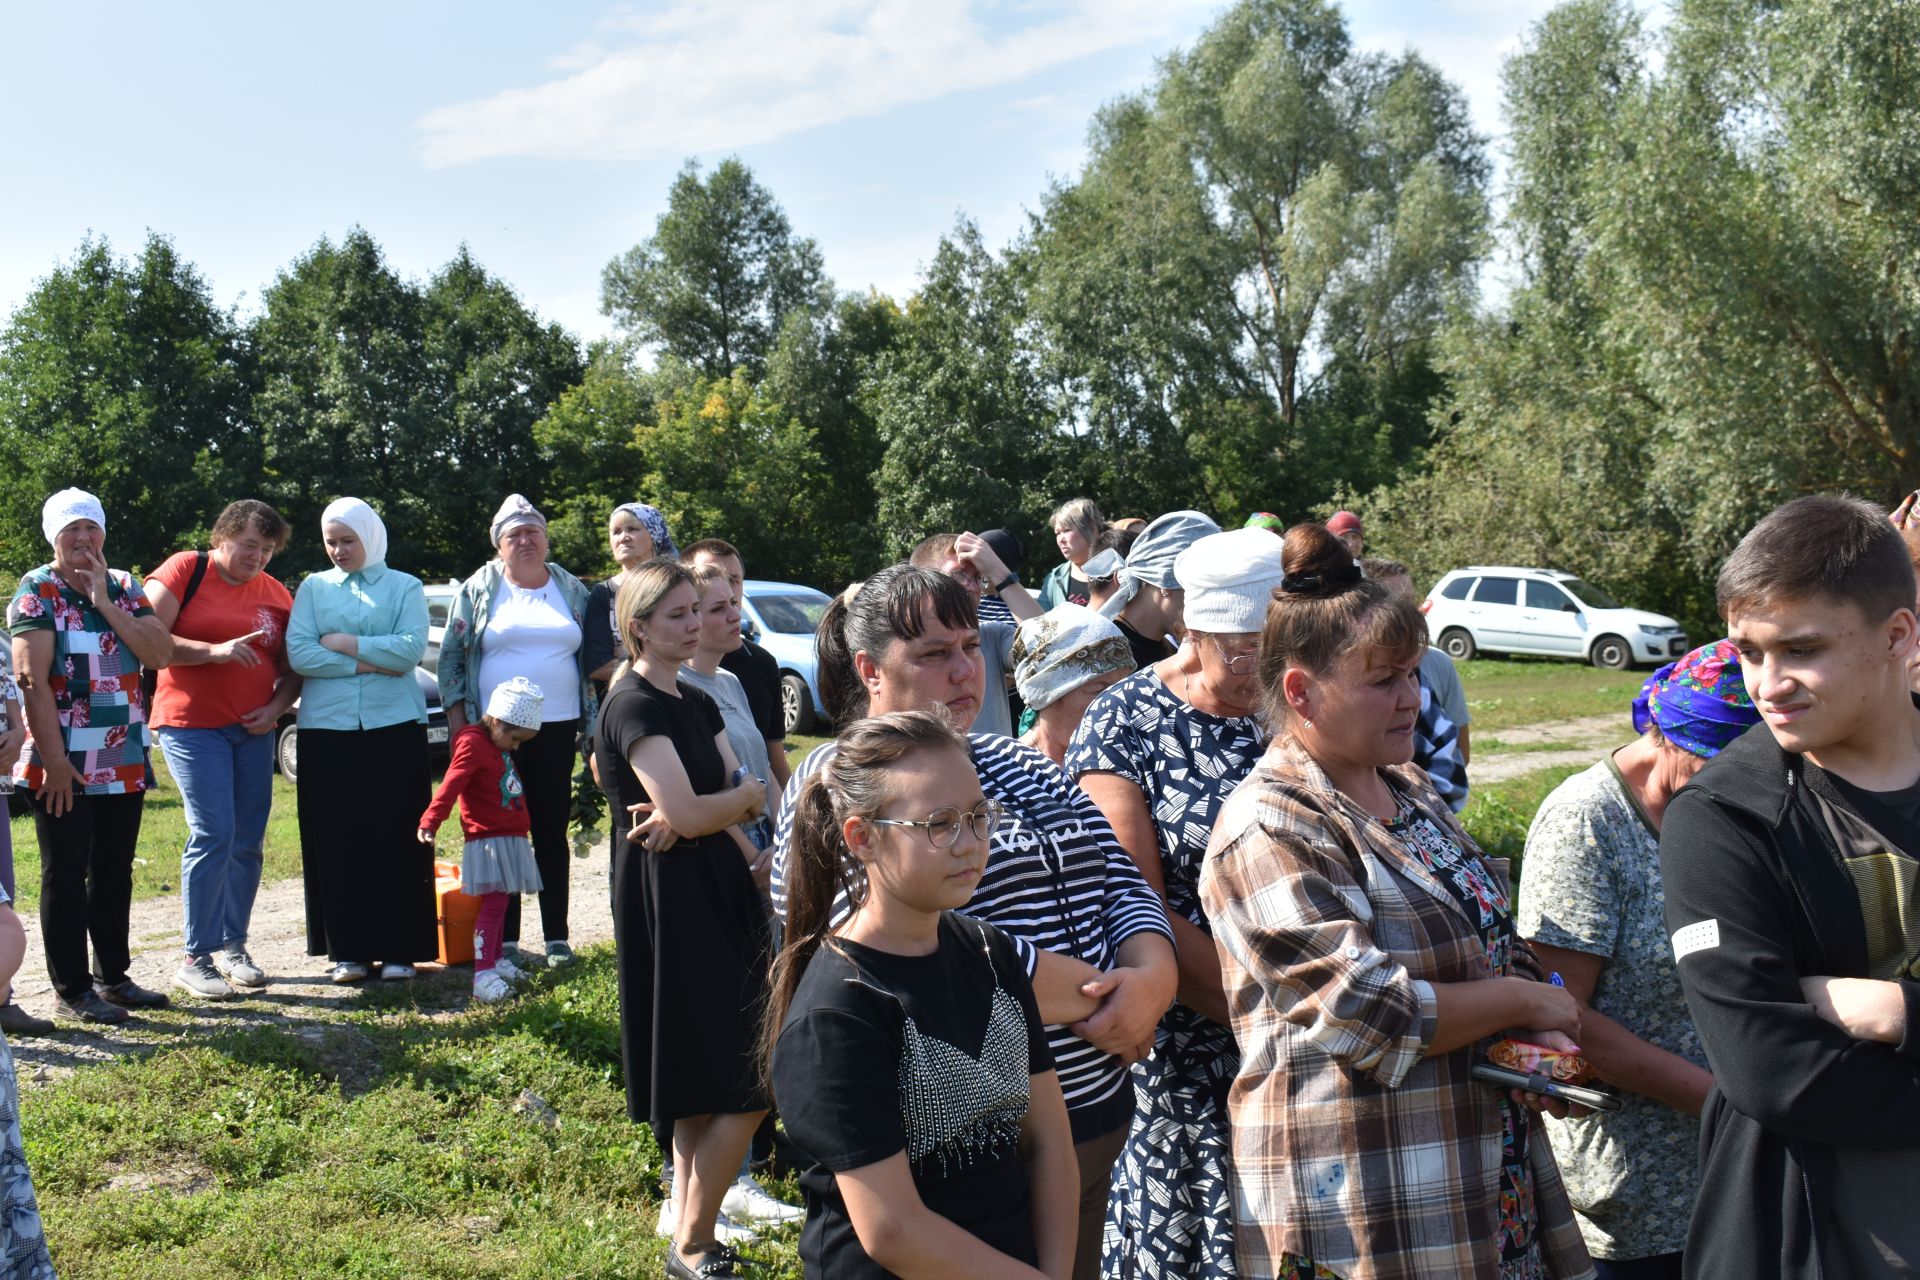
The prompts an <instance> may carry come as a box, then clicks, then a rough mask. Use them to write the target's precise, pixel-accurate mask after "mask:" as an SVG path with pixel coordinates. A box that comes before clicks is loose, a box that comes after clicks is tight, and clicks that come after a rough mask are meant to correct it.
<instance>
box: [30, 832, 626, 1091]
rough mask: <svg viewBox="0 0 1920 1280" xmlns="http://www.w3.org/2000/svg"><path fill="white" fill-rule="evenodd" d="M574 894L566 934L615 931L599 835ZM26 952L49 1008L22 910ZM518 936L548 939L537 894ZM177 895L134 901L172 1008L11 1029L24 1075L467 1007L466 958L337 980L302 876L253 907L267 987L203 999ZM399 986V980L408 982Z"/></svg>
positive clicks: (38, 1004) (40, 953)
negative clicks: (24, 1032) (189, 989)
mask: <svg viewBox="0 0 1920 1280" xmlns="http://www.w3.org/2000/svg"><path fill="white" fill-rule="evenodd" d="M572 867H573V879H572V895H571V899H570V901H569V903H568V909H567V914H568V926H569V931H570V932H571V934H572V936H571V937H570V938H569V939H568V941H569V942H570V943H571V944H572V945H573V946H574V947H575V948H576V949H578V948H580V947H583V946H589V945H591V944H593V943H596V942H607V941H611V940H612V938H613V909H612V902H611V900H610V895H609V892H608V886H607V846H606V844H605V843H604V842H602V843H601V844H600V845H599V846H597V847H596V848H595V849H594V850H593V851H592V852H591V853H589V854H588V855H587V856H586V857H584V858H575V859H573V860H572ZM21 920H22V921H23V922H24V923H25V924H26V927H27V955H26V960H25V962H24V963H23V964H22V965H21V966H20V972H19V975H18V976H17V977H16V978H15V979H14V999H15V1000H16V1001H18V1002H19V1003H20V1004H22V1005H24V1006H25V1007H26V1008H27V1009H29V1010H31V1011H33V1012H34V1013H37V1014H40V1015H42V1016H45V1017H51V1016H52V1015H53V1004H54V996H53V988H52V986H51V985H50V984H49V983H48V981H47V962H46V952H45V949H44V948H43V947H42V945H41V937H40V921H39V919H38V918H37V917H36V916H35V915H34V914H32V913H30V912H22V913H21ZM522 920H523V923H522V929H521V944H522V946H524V947H526V948H528V949H529V950H531V951H533V952H534V953H535V954H538V953H539V952H540V950H541V948H542V947H543V946H544V945H545V941H546V939H545V935H544V934H543V933H542V932H541V921H540V908H539V906H538V904H537V900H535V899H533V898H528V899H527V900H526V902H525V904H524V905H523V908H522ZM180 928H181V920H180V896H179V895H178V894H169V895H167V896H165V897H159V898H147V899H145V900H143V901H140V902H136V903H134V904H133V924H132V928H131V930H130V931H129V937H130V938H131V939H132V943H133V968H132V973H133V979H134V981H136V982H138V983H139V984H140V985H141V986H143V987H150V988H152V989H153V990H155V991H166V992H168V993H169V994H170V995H173V996H175V997H176V1013H175V1014H173V1015H168V1016H167V1017H166V1018H164V1019H162V1018H142V1017H140V1016H138V1015H135V1016H134V1017H132V1018H129V1019H128V1020H127V1021H126V1022H125V1023H123V1024H121V1025H120V1026H118V1027H96V1026H93V1025H92V1024H76V1023H62V1024H61V1027H60V1030H58V1031H56V1032H55V1033H54V1034H52V1035H49V1036H13V1037H9V1042H10V1043H11V1045H12V1046H13V1056H14V1058H15V1060H16V1061H17V1062H18V1064H19V1074H20V1080H21V1082H22V1083H23V1084H32V1083H40V1082H44V1081H46V1080H49V1079H54V1078H57V1077H58V1076H60V1075H63V1074H65V1073H66V1072H67V1071H70V1070H71V1069H72V1068H73V1067H75V1066H79V1065H82V1064H84V1063H88V1062H99V1061H105V1060H107V1059H111V1058H113V1057H117V1056H118V1055H120V1054H122V1053H127V1052H130V1051H134V1050H139V1049H148V1048H152V1047H155V1046H156V1045H164V1044H166V1043H168V1042H170V1041H174V1040H181V1039H186V1038H189V1037H191V1036H192V1035H193V1034H194V1033H195V1032H196V1031H206V1030H213V1029H217V1028H221V1027H232V1026H244V1025H248V1024H269V1023H278V1024H284V1025H287V1026H289V1027H290V1028H292V1029H294V1030H296V1031H297V1032H300V1033H302V1034H321V1033H320V1032H318V1031H316V1030H315V1029H314V1028H312V1027H311V1025H308V1024H314V1023H321V1022H327V1021H331V1020H333V1019H335V1018H337V1017H338V1016H339V1015H340V1014H342V1013H344V1012H347V1011H350V1010H354V1009H359V1008H396V1007H406V1008H416V1009H424V1010H442V1009H445V1010H451V1009H458V1008H463V1007H465V1004H466V1002H467V997H468V995H469V993H470V989H471V975H472V970H471V968H469V967H468V966H465V965H456V966H453V967H451V968H449V969H442V968H441V966H439V965H437V964H427V965H422V966H421V967H420V977H419V978H417V979H415V980H414V981H413V982H410V983H399V982H394V983H383V982H379V981H371V982H366V983H361V984H358V985H354V986H335V985H334V984H333V983H332V982H330V981H328V979H327V972H328V969H329V967H330V966H329V965H328V962H327V958H326V957H325V956H310V955H308V954H307V915H306V905H305V898H304V896H303V891H302V885H301V881H300V880H299V879H297V878H296V879H292V880H282V881H279V882H278V883H275V884H269V885H265V886H263V887H262V888H261V890H260V897H259V899H258V900H257V902H256V903H255V905H254V909H253V929H252V934H251V936H250V938H249V940H248V949H249V950H250V951H251V952H252V953H253V958H254V960H255V962H256V963H258V964H259V965H260V967H261V968H262V969H265V970H266V972H267V987H266V989H265V990H264V991H261V992H260V993H258V994H256V995H253V996H251V997H248V998H246V999H238V1000H223V1001H203V1000H195V999H193V998H191V997H188V996H185V995H184V994H183V993H181V992H177V991H173V990H172V982H173V974H174V971H175V970H176V969H178V968H179V966H180ZM402 988H404V991H402V990H396V989H402Z"/></svg>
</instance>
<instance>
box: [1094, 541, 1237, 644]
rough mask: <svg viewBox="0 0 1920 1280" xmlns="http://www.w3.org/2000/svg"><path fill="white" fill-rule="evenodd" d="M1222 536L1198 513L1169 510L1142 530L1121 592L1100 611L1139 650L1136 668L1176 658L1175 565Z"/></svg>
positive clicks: (1178, 615) (1178, 590)
mask: <svg viewBox="0 0 1920 1280" xmlns="http://www.w3.org/2000/svg"><path fill="white" fill-rule="evenodd" d="M1219 532H1220V526H1219V525H1217V524H1215V523H1214V522H1213V521H1212V520H1211V519H1209V518H1208V517H1206V516H1204V515H1202V514H1200V513H1199V512H1198V511H1169V512H1168V513H1167V514H1166V515H1163V516H1161V517H1159V518H1158V519H1156V520H1155V521H1154V522H1153V523H1152V524H1150V525H1148V526H1147V527H1146V528H1145V529H1143V530H1141V531H1140V536H1139V537H1138V538H1136V539H1135V540H1134V544H1133V547H1132V549H1131V550H1129V551H1128V552H1127V562H1126V564H1125V566H1124V567H1122V568H1121V570H1120V583H1119V587H1118V588H1117V589H1116V590H1115V591H1114V593H1113V594H1112V595H1111V596H1109V597H1107V600H1106V602H1105V603H1104V604H1102V605H1101V606H1100V612H1101V613H1104V614H1105V615H1106V616H1107V617H1109V618H1112V619H1113V620H1114V621H1115V622H1116V623H1118V624H1119V625H1120V631H1121V634H1123V635H1125V636H1126V638H1127V644H1128V645H1130V646H1132V648H1133V665H1134V666H1135V667H1150V666H1152V665H1153V664H1154V663H1156V662H1159V661H1161V660H1162V659H1164V658H1171V657H1172V656H1173V645H1171V644H1169V643H1167V637H1169V636H1179V635H1180V634H1181V633H1182V632H1183V631H1184V630H1185V626H1184V624H1183V623H1182V621H1181V609H1182V607H1183V606H1182V600H1183V597H1182V595H1181V588H1180V579H1179V576H1178V575H1177V574H1175V573H1174V569H1173V566H1174V562H1175V561H1176V560H1178V559H1179V558H1180V553H1181V552H1182V551H1185V550H1186V549H1187V548H1188V547H1190V546H1192V545H1193V544H1194V543H1196V542H1198V541H1199V540H1200V539H1202V538H1205V537H1209V536H1211V535H1212V534H1216V533H1219Z"/></svg>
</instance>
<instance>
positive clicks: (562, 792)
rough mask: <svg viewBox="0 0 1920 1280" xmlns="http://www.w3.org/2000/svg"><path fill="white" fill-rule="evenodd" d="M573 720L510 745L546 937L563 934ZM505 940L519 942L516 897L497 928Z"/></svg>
mask: <svg viewBox="0 0 1920 1280" xmlns="http://www.w3.org/2000/svg"><path fill="white" fill-rule="evenodd" d="M579 737H580V722H579V721H578V720H549V721H547V722H546V723H545V724H543V725H541V726H540V732H539V733H538V734H537V735H536V736H535V737H534V738H532V739H531V740H530V741H527V742H524V743H522V744H521V745H520V746H518V747H516V748H514V752H513V768H514V771H515V772H516V773H518V774H519V775H520V785H521V787H523V788H524V789H525V790H526V795H527V817H528V818H529V819H530V820H531V821H532V823H533V833H532V840H533V861H534V863H535V865H537V866H538V867H539V868H540V883H541V885H542V886H543V887H542V888H541V890H540V932H541V933H542V934H543V935H545V936H546V937H547V939H548V940H550V941H551V940H552V939H555V938H564V937H566V936H567V883H568V881H569V880H570V879H571V878H572V876H573V848H572V845H571V843H570V842H569V841H568V839H567V814H568V813H569V812H570V811H571V810H572V808H573V771H574V767H575V766H574V762H575V760H577V759H578V758H579V757H578V756H576V755H575V754H574V744H575V743H576V742H577V741H578V740H579ZM502 934H503V936H504V937H505V938H506V940H507V941H508V942H518V941H520V895H519V894H515V895H514V896H513V902H512V904H511V905H509V906H508V907H507V923H506V926H505V928H504V929H503V930H502Z"/></svg>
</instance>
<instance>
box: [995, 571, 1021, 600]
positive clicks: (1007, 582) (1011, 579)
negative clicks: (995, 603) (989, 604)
mask: <svg viewBox="0 0 1920 1280" xmlns="http://www.w3.org/2000/svg"><path fill="white" fill-rule="evenodd" d="M1018 581H1020V575H1019V574H1017V573H1009V574H1008V575H1007V576H1006V577H1004V578H1002V579H1001V580H1000V581H998V582H996V583H994V584H993V594H995V595H999V594H1000V593H1001V592H1002V591H1005V590H1006V589H1007V588H1008V587H1010V586H1012V585H1013V584H1014V583H1016V582H1018Z"/></svg>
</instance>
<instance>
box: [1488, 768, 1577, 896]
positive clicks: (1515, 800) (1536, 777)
mask: <svg viewBox="0 0 1920 1280" xmlns="http://www.w3.org/2000/svg"><path fill="white" fill-rule="evenodd" d="M1595 758H1596V759H1598V756H1597V755H1596V757H1595ZM1589 767H1590V765H1589V764H1564V765H1555V766H1552V767H1550V768H1546V769H1539V770H1536V771H1534V772H1533V773H1528V774H1524V775H1522V776H1520V777H1518V778H1513V779H1510V780H1508V781H1506V782H1494V783H1488V784H1487V785H1485V786H1475V787H1474V788H1473V789H1472V793H1471V795H1470V796H1469V797H1468V799H1467V807H1466V808H1465V809H1464V810H1462V811H1461V813H1460V821H1461V823H1462V825H1464V826H1465V827H1466V829H1467V833H1468V834H1469V835H1471V836H1472V837H1473V838H1474V840H1475V842H1476V843H1478V844H1479V846H1480V847H1481V848H1482V849H1484V850H1485V851H1486V852H1487V854H1488V855H1489V856H1490V857H1495V858H1506V859H1507V860H1508V861H1510V862H1511V863H1512V864H1513V865H1512V868H1511V872H1512V878H1513V884H1514V886H1515V887H1516V888H1518V887H1519V884H1520V863H1521V857H1522V855H1523V854H1524V853H1525V852H1526V847H1527V828H1528V827H1529V826H1531V825H1532V824H1533V815H1534V812H1535V811H1536V810H1537V809H1539V807H1540V802H1541V801H1542V800H1545V799H1546V798H1547V793H1548V792H1550V791H1552V790H1553V789H1554V788H1555V787H1557V786H1559V785H1560V784H1561V783H1562V782H1564V781H1565V780H1566V779H1568V778H1570V777H1572V776H1573V775H1574V774H1576V773H1579V772H1581V771H1582V770H1584V769H1587V768H1589ZM1467 776H1468V777H1469V778H1471V777H1472V776H1473V774H1472V770H1471V769H1469V770H1468V774H1467Z"/></svg>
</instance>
